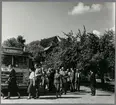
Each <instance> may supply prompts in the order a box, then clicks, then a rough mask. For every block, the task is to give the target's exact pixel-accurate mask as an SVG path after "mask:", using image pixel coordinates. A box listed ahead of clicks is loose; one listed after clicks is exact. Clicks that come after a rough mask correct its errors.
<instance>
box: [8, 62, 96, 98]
mask: <svg viewBox="0 0 116 105" xmlns="http://www.w3.org/2000/svg"><path fill="white" fill-rule="evenodd" d="M10 69H11V73H10V75H9V79H8V96H7V97H6V99H8V98H10V92H12V91H14V90H15V91H16V92H17V94H18V98H20V93H19V90H18V86H17V82H16V75H15V70H14V69H13V67H12V66H11V65H10ZM90 73H91V76H90V81H91V82H90V83H91V85H90V86H91V93H92V94H91V95H95V74H94V73H93V72H92V71H91V72H90ZM80 80H81V72H80V70H78V69H75V70H74V69H73V68H70V69H64V67H61V68H59V69H56V70H53V69H51V68H48V69H47V70H46V69H44V68H43V67H40V66H39V65H38V64H35V65H34V68H31V69H30V75H29V85H28V89H27V92H28V99H31V98H34V99H37V98H39V97H40V88H41V86H42V87H43V89H44V94H45V93H46V91H45V90H46V89H48V90H49V91H53V89H55V92H56V98H58V97H61V95H62V94H63V93H64V94H66V93H67V91H68V90H70V91H71V92H74V91H80Z"/></svg>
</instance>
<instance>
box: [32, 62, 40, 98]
mask: <svg viewBox="0 0 116 105" xmlns="http://www.w3.org/2000/svg"><path fill="white" fill-rule="evenodd" d="M34 67H35V88H36V98H39V95H40V94H39V89H40V82H41V76H42V70H41V68H40V67H39V65H38V64H35V65H34Z"/></svg>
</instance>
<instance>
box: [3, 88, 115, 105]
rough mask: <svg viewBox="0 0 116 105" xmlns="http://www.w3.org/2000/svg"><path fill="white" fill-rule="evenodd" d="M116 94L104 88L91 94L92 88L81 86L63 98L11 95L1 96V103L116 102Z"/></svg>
mask: <svg viewBox="0 0 116 105" xmlns="http://www.w3.org/2000/svg"><path fill="white" fill-rule="evenodd" d="M114 98H115V94H114V93H112V92H106V91H102V90H97V91H96V96H91V93H90V88H88V87H85V86H81V91H80V92H68V93H67V95H62V97H61V98H58V99H56V96H55V95H44V96H40V99H27V96H21V99H17V97H11V99H3V98H1V103H44V104H47V103H58V104H59V103H75V104H78V103H84V104H94V103H96V104H102V103H104V104H105V103H106V104H114V103H115V99H114Z"/></svg>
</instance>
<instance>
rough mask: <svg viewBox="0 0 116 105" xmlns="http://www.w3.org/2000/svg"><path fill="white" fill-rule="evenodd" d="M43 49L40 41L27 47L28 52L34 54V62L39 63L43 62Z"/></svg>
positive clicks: (33, 42)
mask: <svg viewBox="0 0 116 105" xmlns="http://www.w3.org/2000/svg"><path fill="white" fill-rule="evenodd" d="M43 49H44V48H43V47H42V46H41V45H40V41H39V40H37V41H32V42H30V43H29V44H28V45H27V47H26V50H27V51H28V52H30V53H32V56H33V59H34V61H35V62H38V63H40V62H41V61H43V55H42V51H43Z"/></svg>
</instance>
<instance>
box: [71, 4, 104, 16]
mask: <svg viewBox="0 0 116 105" xmlns="http://www.w3.org/2000/svg"><path fill="white" fill-rule="evenodd" d="M101 8H102V5H101V4H92V5H91V6H87V5H84V3H82V2H79V3H78V4H77V6H75V7H74V8H73V10H72V11H71V12H69V15H76V14H83V13H87V12H98V11H100V10H101Z"/></svg>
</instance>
